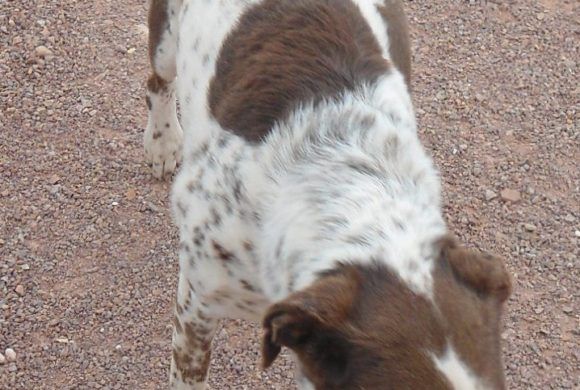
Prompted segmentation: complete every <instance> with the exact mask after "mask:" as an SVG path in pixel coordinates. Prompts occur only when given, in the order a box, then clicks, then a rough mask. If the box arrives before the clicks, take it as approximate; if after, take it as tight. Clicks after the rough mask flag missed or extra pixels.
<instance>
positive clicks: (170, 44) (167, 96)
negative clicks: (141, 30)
mask: <svg viewBox="0 0 580 390" xmlns="http://www.w3.org/2000/svg"><path fill="white" fill-rule="evenodd" d="M181 4H182V0H152V1H151V7H150V9H149V58H150V61H151V67H152V70H153V74H152V75H151V76H150V77H149V80H148V81H147V97H146V99H147V108H148V109H149V119H148V121H147V128H146V130H145V135H144V140H143V141H144V146H145V155H146V159H147V162H148V163H149V164H150V165H151V167H152V169H153V176H155V177H156V178H162V177H163V176H164V175H165V174H167V173H172V172H173V171H174V170H175V167H176V166H177V164H178V163H179V162H180V160H181V153H182V152H181V146H182V140H183V131H182V130H181V126H180V125H179V121H178V119H177V106H176V100H175V86H174V80H175V76H176V68H175V55H176V50H177V33H178V24H179V23H178V18H179V12H180V9H181Z"/></svg>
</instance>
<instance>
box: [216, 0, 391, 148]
mask: <svg viewBox="0 0 580 390" xmlns="http://www.w3.org/2000/svg"><path fill="white" fill-rule="evenodd" d="M388 71H389V64H388V62H387V61H386V60H385V59H384V58H383V57H382V54H381V49H380V46H379V44H378V42H377V41H376V39H375V37H374V35H373V33H372V31H371V29H370V27H369V26H368V24H367V23H366V21H365V19H364V18H363V16H362V15H361V13H360V10H359V9H358V7H357V6H356V5H354V3H352V2H351V1H350V0H319V1H311V0H265V1H264V2H263V3H261V4H259V5H257V6H255V7H253V8H250V9H248V11H247V12H246V13H245V14H244V15H243V16H242V18H241V20H240V21H239V23H238V26H237V27H236V28H235V29H234V30H233V31H232V32H231V33H230V35H229V37H228V38H227V39H226V40H225V42H224V45H223V48H222V51H221V54H220V56H219V58H218V61H217V64H216V75H215V77H214V79H213V80H212V82H211V85H210V90H209V106H210V109H211V112H212V114H213V115H214V117H215V118H216V119H217V120H218V122H219V123H220V124H221V125H222V127H224V128H225V129H228V130H230V131H232V132H234V133H235V134H238V135H240V136H242V137H244V138H246V139H247V140H251V141H259V140H260V139H262V138H263V137H264V136H266V135H267V134H268V132H269V131H270V129H271V128H272V127H273V125H274V124H275V123H276V122H277V121H280V120H283V119H285V118H286V117H287V116H288V115H289V114H290V113H291V111H292V110H293V109H295V108H296V107H297V106H298V105H299V104H302V103H307V102H314V103H317V102H319V101H321V100H322V99H328V98H333V97H336V96H337V95H339V94H340V93H341V92H344V91H347V90H354V89H356V88H357V87H358V86H360V85H361V84H363V83H371V82H373V81H374V80H376V79H377V78H378V77H380V76H381V75H383V74H385V73H386V72H388Z"/></svg>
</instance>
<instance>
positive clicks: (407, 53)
mask: <svg viewBox="0 0 580 390" xmlns="http://www.w3.org/2000/svg"><path fill="white" fill-rule="evenodd" d="M378 10H379V12H380V14H381V16H382V17H383V19H385V23H386V24H387V35H388V36H389V54H390V55H391V59H392V61H393V63H394V64H395V66H396V67H397V69H399V70H400V71H401V73H403V76H405V81H406V83H407V86H408V87H409V88H411V42H410V38H409V26H408V23H407V16H406V15H405V10H404V9H403V2H402V1H400V0H385V2H384V5H383V6H379V7H378Z"/></svg>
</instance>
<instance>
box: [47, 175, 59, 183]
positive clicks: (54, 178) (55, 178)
mask: <svg viewBox="0 0 580 390" xmlns="http://www.w3.org/2000/svg"><path fill="white" fill-rule="evenodd" d="M59 180H60V177H59V176H58V175H57V174H54V175H52V176H51V177H50V178H49V179H48V182H49V183H50V184H52V185H54V184H56V183H58V182H59Z"/></svg>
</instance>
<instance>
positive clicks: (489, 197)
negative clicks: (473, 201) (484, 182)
mask: <svg viewBox="0 0 580 390" xmlns="http://www.w3.org/2000/svg"><path fill="white" fill-rule="evenodd" d="M495 198H497V194H496V193H495V192H493V191H492V190H485V200H487V201H488V202H489V201H490V200H493V199H495Z"/></svg>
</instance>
